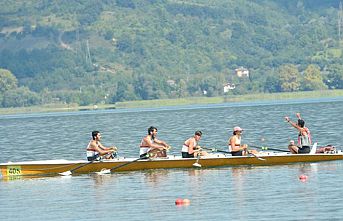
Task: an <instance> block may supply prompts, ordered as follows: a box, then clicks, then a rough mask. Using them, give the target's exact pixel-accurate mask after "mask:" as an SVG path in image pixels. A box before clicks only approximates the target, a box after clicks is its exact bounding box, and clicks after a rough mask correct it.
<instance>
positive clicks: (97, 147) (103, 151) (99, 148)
mask: <svg viewBox="0 0 343 221" xmlns="http://www.w3.org/2000/svg"><path fill="white" fill-rule="evenodd" d="M94 149H95V150H96V151H97V152H99V153H100V155H105V154H108V153H111V152H113V150H112V149H106V147H104V146H103V145H102V144H101V143H99V144H98V145H94Z"/></svg>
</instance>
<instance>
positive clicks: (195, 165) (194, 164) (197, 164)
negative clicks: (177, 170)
mask: <svg viewBox="0 0 343 221" xmlns="http://www.w3.org/2000/svg"><path fill="white" fill-rule="evenodd" d="M193 166H194V167H198V168H200V167H201V164H200V163H193Z"/></svg>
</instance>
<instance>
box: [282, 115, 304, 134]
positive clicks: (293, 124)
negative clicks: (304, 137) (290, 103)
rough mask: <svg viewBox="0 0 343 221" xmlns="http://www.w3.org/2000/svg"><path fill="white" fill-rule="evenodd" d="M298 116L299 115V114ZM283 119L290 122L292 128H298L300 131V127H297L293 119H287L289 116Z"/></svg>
mask: <svg viewBox="0 0 343 221" xmlns="http://www.w3.org/2000/svg"><path fill="white" fill-rule="evenodd" d="M299 116H300V115H299ZM285 120H286V121H287V122H288V123H290V124H291V125H292V126H293V127H294V128H296V129H297V130H299V131H301V127H299V126H298V125H297V124H296V123H294V122H293V121H291V120H290V119H289V117H287V116H286V117H285Z"/></svg>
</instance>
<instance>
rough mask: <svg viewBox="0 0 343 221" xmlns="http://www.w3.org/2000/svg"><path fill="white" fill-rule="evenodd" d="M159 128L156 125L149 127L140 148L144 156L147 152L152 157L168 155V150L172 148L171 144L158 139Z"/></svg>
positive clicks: (141, 154) (140, 152)
mask: <svg viewBox="0 0 343 221" xmlns="http://www.w3.org/2000/svg"><path fill="white" fill-rule="evenodd" d="M156 136H157V128H156V127H153V126H151V127H149V128H148V134H147V135H146V136H145V137H143V139H142V141H141V144H140V146H139V147H140V148H139V156H140V157H144V156H146V155H147V153H150V154H151V156H150V157H166V156H167V153H166V151H167V150H169V149H170V146H169V145H168V144H167V143H166V142H164V141H162V140H159V139H157V137H156Z"/></svg>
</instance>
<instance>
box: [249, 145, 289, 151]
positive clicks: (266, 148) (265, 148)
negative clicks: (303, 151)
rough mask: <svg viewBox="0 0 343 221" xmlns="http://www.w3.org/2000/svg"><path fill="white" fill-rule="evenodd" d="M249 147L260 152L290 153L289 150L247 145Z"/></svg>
mask: <svg viewBox="0 0 343 221" xmlns="http://www.w3.org/2000/svg"><path fill="white" fill-rule="evenodd" d="M249 146H250V147H255V148H258V149H261V150H274V151H280V152H287V153H288V152H290V151H289V150H283V149H277V148H270V147H260V146H254V145H249Z"/></svg>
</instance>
